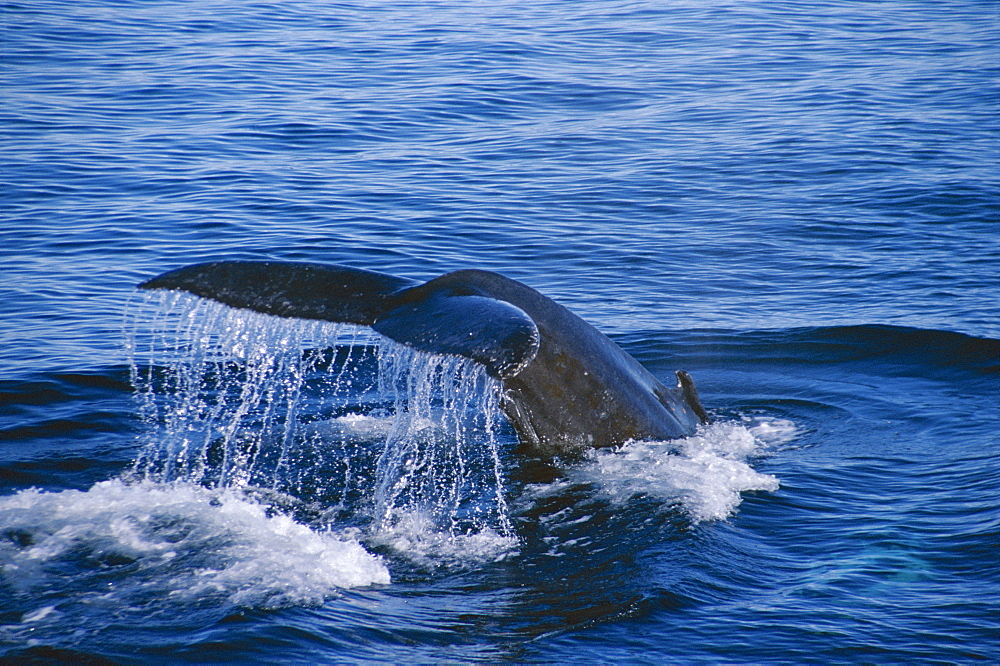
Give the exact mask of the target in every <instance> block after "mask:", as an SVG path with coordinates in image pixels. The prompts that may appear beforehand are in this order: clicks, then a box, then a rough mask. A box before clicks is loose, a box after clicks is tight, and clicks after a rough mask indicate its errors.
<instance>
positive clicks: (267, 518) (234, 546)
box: [0, 480, 390, 619]
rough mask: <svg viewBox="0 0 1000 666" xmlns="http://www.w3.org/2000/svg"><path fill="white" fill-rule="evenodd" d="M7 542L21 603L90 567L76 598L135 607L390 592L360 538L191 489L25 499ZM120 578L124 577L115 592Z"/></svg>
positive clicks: (3, 529)
mask: <svg viewBox="0 0 1000 666" xmlns="http://www.w3.org/2000/svg"><path fill="white" fill-rule="evenodd" d="M0 533H3V534H7V535H9V536H10V535H13V536H14V537H15V538H9V539H6V540H3V541H2V542H0V569H2V570H3V572H4V574H5V578H6V579H7V580H8V582H9V583H10V584H11V585H13V586H14V589H15V590H18V591H20V592H22V593H29V592H30V590H32V589H39V588H41V589H54V588H58V587H62V586H65V585H66V584H67V582H66V581H63V580H62V576H64V568H65V566H66V565H67V564H69V563H80V562H85V563H88V566H84V567H82V568H81V569H80V570H79V575H76V576H75V577H74V580H73V585H76V586H78V587H79V586H81V585H82V586H83V589H79V590H78V591H79V593H81V594H82V595H84V596H91V597H94V598H101V599H104V600H105V601H112V602H115V603H124V604H128V605H132V604H134V603H138V602H139V601H138V598H139V597H143V598H146V597H148V596H149V595H155V596H156V597H158V598H161V599H162V598H168V599H176V600H178V601H182V602H187V601H191V600H194V599H198V598H203V597H215V598H217V597H223V598H227V599H228V600H229V601H230V602H232V603H235V604H241V605H252V606H265V607H273V606H280V605H285V604H296V603H319V602H321V601H322V600H323V599H324V598H327V597H329V596H331V595H335V594H336V593H337V591H338V590H341V589H344V588H351V587H358V586H367V585H373V584H388V583H389V582H390V579H389V572H388V569H386V567H385V565H384V564H383V563H382V561H381V559H380V558H378V557H376V556H374V555H371V554H370V553H368V552H367V551H365V549H364V548H363V547H362V546H361V544H360V543H358V542H357V541H356V540H355V539H353V538H349V537H347V536H346V535H337V534H334V533H332V532H317V531H315V530H312V529H310V528H308V527H306V526H304V525H302V524H299V523H296V522H295V521H293V520H292V519H291V518H289V517H288V516H285V515H283V514H277V515H269V511H268V509H267V507H265V506H263V505H261V504H257V503H255V502H252V501H248V500H247V499H246V498H245V497H243V496H241V495H240V494H238V492H236V491H214V490H208V489H205V488H202V487H198V486H195V485H191V484H185V483H170V484H163V483H153V482H149V481H146V482H142V483H136V484H127V483H124V482H122V481H118V480H114V481H104V482H101V483H98V484H96V485H95V486H93V487H92V488H91V489H90V490H87V491H77V490H66V491H62V492H41V491H38V490H35V489H30V490H25V491H21V492H19V493H17V494H16V495H12V496H8V497H2V498H0ZM116 568H117V570H119V571H121V573H122V576H121V578H120V579H119V580H117V581H116V582H115V584H114V585H108V584H107V582H106V580H105V578H106V577H107V576H108V575H113V574H114V573H115V570H116ZM88 576H92V577H93V578H94V581H93V587H92V589H87V585H88V584H87V577H88ZM101 580H105V582H101ZM47 612H48V611H46V609H45V608H40V609H38V610H36V611H33V612H31V613H29V614H27V618H31V619H39V618H41V617H44V615H45V614H47ZM27 618H26V619H27Z"/></svg>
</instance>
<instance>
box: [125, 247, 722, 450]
mask: <svg viewBox="0 0 1000 666" xmlns="http://www.w3.org/2000/svg"><path fill="white" fill-rule="evenodd" d="M139 286H140V287H141V288H143V289H174V290H182V291H187V292H189V293H192V294H195V295H196V296H200V297H202V298H208V299H212V300H215V301H218V302H220V303H224V304H226V305H228V306H231V307H234V308H244V309H248V310H254V311H256V312H262V313H264V314H269V315H274V316H278V317H297V318H304V319H319V320H324V321H334V322H346V323H352V324H360V325H365V326H370V327H372V328H373V329H374V330H375V331H377V332H379V333H381V334H382V335H385V336H386V337H388V338H391V339H392V340H395V341H397V342H400V343H403V344H406V345H409V346H411V347H414V348H416V349H419V350H421V351H426V352H432V353H438V354H454V355H458V356H463V357H466V358H470V359H472V360H474V361H476V362H478V363H481V364H482V365H484V366H485V367H486V369H487V371H489V372H490V374H492V375H493V376H494V377H496V378H498V379H500V380H501V382H502V384H503V395H502V400H501V406H502V408H503V410H504V412H505V413H506V415H507V417H508V418H509V420H510V422H511V424H512V425H513V427H514V429H515V430H516V431H517V434H518V438H519V440H520V441H521V444H522V447H523V448H525V449H526V450H527V451H529V452H531V453H532V454H535V455H542V456H550V455H559V454H566V453H576V452H579V451H580V450H583V449H586V448H592V447H605V446H615V445H619V444H624V443H625V442H626V441H628V440H631V439H655V440H664V439H673V438H677V437H684V436H687V435H690V434H692V433H693V432H694V430H695V428H696V427H697V426H698V424H699V423H705V422H707V421H708V414H707V413H706V411H705V409H704V407H702V405H701V402H700V400H699V399H698V392H697V390H696V389H695V386H694V381H693V380H692V379H691V377H690V375H688V374H687V373H685V372H680V371H679V372H678V373H677V382H676V385H674V386H670V387H668V386H665V385H664V384H662V383H660V382H659V381H658V380H657V379H656V378H655V377H653V375H651V374H650V373H649V372H648V371H647V370H646V369H645V368H643V367H642V366H641V365H640V364H639V363H638V362H637V361H636V360H635V359H633V358H632V357H631V356H629V355H628V354H626V353H625V352H624V351H623V350H622V349H621V348H620V347H619V346H618V345H616V344H615V343H614V342H612V341H611V340H610V339H609V338H607V337H606V336H605V335H603V334H602V333H600V332H599V331H598V330H597V329H595V328H594V327H593V326H591V325H590V324H588V323H587V322H585V321H583V320H582V319H580V318H579V317H577V316H576V315H575V314H573V313H572V312H570V311H569V310H567V309H566V308H564V307H563V306H561V305H559V304H558V303H556V302H555V301H553V300H552V299H550V298H548V297H547V296H544V295H542V294H540V293H539V292H537V291H535V290H534V289H532V288H531V287H528V286H527V285H525V284H522V283H520V282H517V281H516V280H511V279H510V278H507V277H504V276H503V275H500V274H499V273H493V272H490V271H480V270H462V271H455V272H453V273H448V274H445V275H442V276H441V277H438V278H435V279H433V280H431V281H429V282H425V283H419V282H417V281H414V280H408V279H405V278H397V277H394V276H391V275H385V274H383V273H377V272H374V271H367V270H360V269H356V268H347V267H342V266H330V265H325V264H314V263H295V262H277V261H219V262H212V263H204V264H196V265H193V266H186V267H184V268H179V269H177V270H173V271H170V272H167V273H164V274H163V275H160V276H158V277H155V278H153V279H151V280H149V281H147V282H144V283H143V284H141V285H139Z"/></svg>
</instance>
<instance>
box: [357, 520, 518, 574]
mask: <svg viewBox="0 0 1000 666" xmlns="http://www.w3.org/2000/svg"><path fill="white" fill-rule="evenodd" d="M390 523H391V525H390V526H383V527H381V528H379V529H377V530H376V531H375V532H374V533H373V534H372V536H371V541H373V542H375V543H378V544H380V545H383V546H387V547H389V548H391V549H392V550H394V551H395V552H396V553H398V554H400V555H401V556H403V557H405V558H406V559H408V560H410V561H411V562H414V563H416V564H418V565H420V566H424V567H427V568H441V567H444V568H458V569H465V568H469V567H476V566H480V565H483V564H487V563H490V562H499V561H501V560H504V559H506V558H508V557H510V556H512V555H514V554H516V553H517V549H518V545H519V541H518V539H517V537H516V536H513V535H512V534H501V533H500V532H498V531H496V530H494V529H492V528H489V527H478V528H477V529H476V530H475V531H471V532H468V533H465V534H456V533H454V532H449V531H443V530H441V529H440V526H439V525H438V524H437V521H435V520H434V519H433V518H432V517H431V516H428V515H426V514H425V513H421V512H417V511H410V512H404V511H400V510H397V511H395V512H394V513H393V515H392V520H391V521H390Z"/></svg>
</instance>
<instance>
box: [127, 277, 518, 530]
mask: <svg viewBox="0 0 1000 666" xmlns="http://www.w3.org/2000/svg"><path fill="white" fill-rule="evenodd" d="M126 333H127V335H126V338H127V340H128V351H129V355H130V358H131V365H132V372H133V376H132V379H133V383H134V385H135V386H136V387H137V389H138V392H139V396H140V402H141V413H142V415H143V418H144V420H145V422H146V423H147V425H148V441H147V443H146V445H145V446H144V448H143V450H142V453H141V455H140V456H139V458H138V460H137V461H136V463H135V465H134V468H133V471H132V476H133V477H134V478H136V479H141V480H149V481H157V482H171V481H178V480H179V481H184V482H188V483H194V484H198V485H201V486H205V487H209V488H216V489H226V488H228V489H248V488H249V489H259V488H264V489H267V490H268V491H271V492H277V493H283V494H289V495H292V496H294V497H296V498H299V499H300V500H304V501H308V502H315V503H318V504H320V505H322V506H325V507H334V508H335V509H342V510H347V511H354V512H367V513H368V514H369V517H370V519H371V523H370V524H371V527H372V529H373V530H374V531H375V532H379V531H392V530H395V529H397V528H399V526H400V525H401V524H403V523H412V522H413V520H414V517H415V516H419V517H420V522H421V524H423V525H425V526H430V527H431V528H432V529H434V530H436V531H438V532H445V533H447V534H449V535H451V536H468V535H470V534H476V533H479V532H482V531H484V530H487V531H490V532H491V533H496V534H498V535H501V536H503V537H510V536H511V534H512V529H511V524H510V521H509V518H508V515H507V505H506V501H505V499H504V477H503V471H502V466H501V461H500V454H499V447H500V439H499V437H498V433H499V431H500V428H501V424H502V420H501V418H500V412H499V409H498V405H497V396H498V393H499V390H500V387H499V385H498V384H497V383H496V382H495V381H494V380H493V379H492V378H490V377H489V376H488V375H487V373H486V372H485V369H484V368H482V367H481V366H479V365H478V364H476V363H474V362H472V361H469V360H467V359H463V358H458V357H452V356H440V355H432V354H426V353H422V352H418V351H416V350H413V349H411V348H409V347H405V346H403V345H399V344H396V343H394V342H391V341H389V340H386V339H384V338H382V337H381V336H378V335H377V334H375V333H373V332H371V331H370V330H369V329H366V328H362V327H358V326H353V325H349V324H337V323H328V322H318V321H306V320H296V319H279V318H276V317H270V316H267V315H262V314H258V313H255V312H249V311H246V310H237V309H233V308H229V307H227V306H224V305H220V304H217V303H214V302H212V301H207V300H204V299H200V298H195V297H191V296H189V295H186V294H181V293H176V292H166V293H163V292H156V293H153V294H150V295H149V296H147V297H146V298H145V300H144V301H143V302H139V303H136V304H135V305H134V306H133V307H132V308H131V309H130V314H129V318H128V322H127V331H126ZM358 426H360V428H359V427H358ZM362 505H363V506H362Z"/></svg>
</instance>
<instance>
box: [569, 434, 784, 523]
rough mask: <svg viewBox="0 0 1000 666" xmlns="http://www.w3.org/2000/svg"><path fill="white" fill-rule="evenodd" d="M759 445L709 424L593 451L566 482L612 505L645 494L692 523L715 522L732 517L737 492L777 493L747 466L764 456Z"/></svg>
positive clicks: (746, 436) (770, 479)
mask: <svg viewBox="0 0 1000 666" xmlns="http://www.w3.org/2000/svg"><path fill="white" fill-rule="evenodd" d="M763 445H764V442H763V441H761V440H758V439H756V438H755V437H754V433H753V432H751V430H750V429H749V428H747V427H746V426H744V425H742V424H739V423H731V422H722V423H715V424H713V425H710V426H706V427H704V428H700V429H699V431H698V432H697V433H696V434H694V435H692V436H691V437H687V438H684V439H680V440H675V441H671V442H629V443H628V444H626V445H624V446H622V447H620V448H617V449H604V450H598V451H594V452H592V453H591V454H590V455H589V456H588V460H587V461H586V462H585V463H583V464H581V465H578V466H575V467H573V468H571V469H570V470H569V478H570V480H571V481H574V482H584V483H591V484H594V486H595V487H596V488H598V490H599V492H600V493H601V494H602V495H603V496H604V497H606V498H609V499H610V500H611V501H612V502H615V503H620V504H623V503H625V502H626V501H628V500H629V499H630V498H632V497H634V496H637V495H646V496H652V497H655V498H658V499H660V500H663V501H664V502H669V503H679V504H680V506H681V507H682V508H683V510H684V511H685V512H687V513H688V515H689V516H690V517H691V519H692V520H694V521H695V522H700V521H705V520H721V519H724V518H726V517H727V516H729V515H731V514H732V513H733V512H735V510H736V507H738V506H739V504H740V502H741V501H742V498H741V496H740V493H741V492H746V491H755V490H756V491H774V490H777V489H778V480H777V479H776V478H775V477H774V476H771V475H769V474H762V473H760V472H757V471H755V470H754V469H753V468H752V467H751V466H750V465H749V463H748V461H749V460H750V459H751V458H754V457H757V456H760V455H762V454H763V453H764V446H763ZM675 452H679V454H678V453H675Z"/></svg>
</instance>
